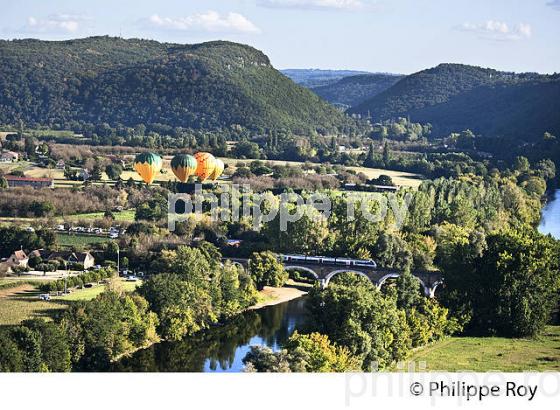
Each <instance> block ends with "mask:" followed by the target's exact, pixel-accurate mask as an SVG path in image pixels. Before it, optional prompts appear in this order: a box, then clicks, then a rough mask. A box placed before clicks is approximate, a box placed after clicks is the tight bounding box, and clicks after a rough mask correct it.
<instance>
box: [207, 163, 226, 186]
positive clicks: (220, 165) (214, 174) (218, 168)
mask: <svg viewBox="0 0 560 410" xmlns="http://www.w3.org/2000/svg"><path fill="white" fill-rule="evenodd" d="M225 166H226V165H225V164H224V161H222V160H221V159H218V158H216V166H215V167H214V171H212V173H211V174H210V179H211V180H212V181H215V180H217V179H218V178H219V177H220V175H222V173H223V172H224V168H225Z"/></svg>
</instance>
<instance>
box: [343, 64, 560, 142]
mask: <svg viewBox="0 0 560 410" xmlns="http://www.w3.org/2000/svg"><path fill="white" fill-rule="evenodd" d="M349 113H352V114H362V115H369V116H370V117H371V118H372V119H373V120H374V121H381V120H390V119H396V118H398V117H407V116H408V117H410V119H411V120H412V121H418V122H422V123H427V122H429V123H431V124H432V125H433V127H434V128H433V129H434V131H435V133H434V135H438V134H439V135H443V134H446V133H449V132H452V131H454V130H458V129H467V128H469V129H471V130H473V131H474V132H476V133H480V134H482V135H484V136H488V137H495V136H505V137H509V138H516V139H520V140H523V141H534V140H535V139H537V138H541V137H542V135H543V133H544V132H546V131H549V132H552V133H553V134H554V133H556V134H557V133H558V132H560V115H559V114H560V77H559V75H558V74H554V75H541V74H537V73H521V74H516V73H509V72H501V71H496V70H493V69H489V68H481V67H474V66H468V65H462V64H440V65H438V66H437V67H434V68H430V69H427V70H423V71H420V72H418V73H415V74H412V75H409V76H406V77H404V78H403V79H401V80H400V81H399V82H397V83H396V84H395V85H393V86H392V87H391V88H389V89H387V90H385V91H384V92H382V93H380V94H378V95H376V96H374V97H373V98H371V99H369V100H367V101H364V102H363V103H361V104H359V105H357V106H355V107H352V108H350V109H349Z"/></svg>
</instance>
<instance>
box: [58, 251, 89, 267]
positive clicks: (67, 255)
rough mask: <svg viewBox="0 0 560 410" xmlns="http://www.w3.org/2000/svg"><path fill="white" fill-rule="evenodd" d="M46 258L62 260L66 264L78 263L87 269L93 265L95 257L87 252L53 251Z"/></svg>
mask: <svg viewBox="0 0 560 410" xmlns="http://www.w3.org/2000/svg"><path fill="white" fill-rule="evenodd" d="M48 260H49V261H53V260H63V261H64V262H66V263H67V264H68V265H70V264H74V263H79V264H82V265H83V266H84V269H89V268H91V267H93V266H94V265H95V258H94V257H93V255H92V254H91V253H89V252H70V251H66V252H64V251H61V252H53V253H51V254H50V255H49V257H48Z"/></svg>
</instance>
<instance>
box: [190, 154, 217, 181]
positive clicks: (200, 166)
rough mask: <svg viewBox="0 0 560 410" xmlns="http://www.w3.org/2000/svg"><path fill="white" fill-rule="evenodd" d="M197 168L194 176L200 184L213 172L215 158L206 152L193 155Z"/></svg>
mask: <svg viewBox="0 0 560 410" xmlns="http://www.w3.org/2000/svg"><path fill="white" fill-rule="evenodd" d="M194 157H195V158H196V162H197V166H196V172H195V175H196V176H197V177H198V179H199V180H200V182H204V181H205V180H206V179H208V177H209V176H210V175H211V174H212V172H214V169H215V168H216V158H214V155H212V154H210V153H208V152H197V153H196V154H194Z"/></svg>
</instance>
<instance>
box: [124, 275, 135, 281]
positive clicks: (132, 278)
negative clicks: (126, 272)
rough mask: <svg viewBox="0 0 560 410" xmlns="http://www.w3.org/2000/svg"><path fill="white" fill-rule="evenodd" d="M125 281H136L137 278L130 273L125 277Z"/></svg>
mask: <svg viewBox="0 0 560 410" xmlns="http://www.w3.org/2000/svg"><path fill="white" fill-rule="evenodd" d="M126 281H127V282H136V281H138V278H137V277H136V276H134V275H130V276H128V277H127V278H126Z"/></svg>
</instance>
